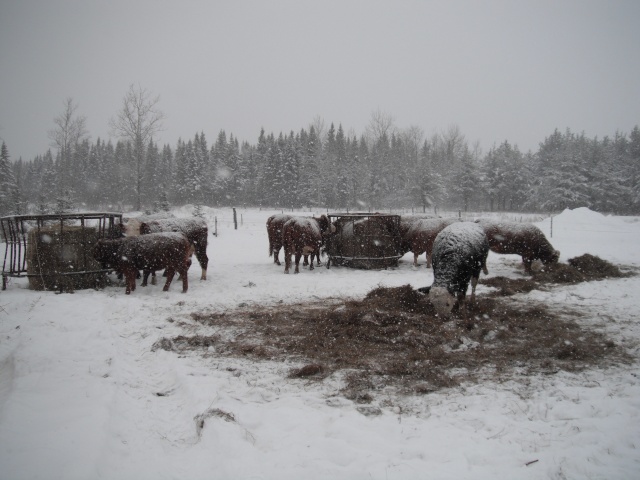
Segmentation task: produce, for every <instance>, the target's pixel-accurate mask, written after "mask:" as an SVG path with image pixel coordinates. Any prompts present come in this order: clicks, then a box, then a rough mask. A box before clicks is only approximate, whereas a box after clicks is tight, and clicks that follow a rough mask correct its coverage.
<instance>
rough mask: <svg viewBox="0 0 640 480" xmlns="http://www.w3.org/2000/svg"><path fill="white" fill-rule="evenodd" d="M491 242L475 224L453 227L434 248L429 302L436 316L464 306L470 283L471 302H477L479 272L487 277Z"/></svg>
mask: <svg viewBox="0 0 640 480" xmlns="http://www.w3.org/2000/svg"><path fill="white" fill-rule="evenodd" d="M488 254H489V242H488V241H487V236H486V235H485V233H484V230H483V229H482V228H481V227H480V226H479V225H478V224H477V223H474V222H456V223H452V224H451V225H449V226H448V227H446V228H445V229H444V230H442V231H441V232H440V233H439V234H438V236H437V237H436V239H435V242H434V244H433V278H434V280H433V284H432V285H431V288H430V289H429V300H430V301H431V303H432V304H433V306H434V308H435V310H436V312H437V313H438V314H439V315H441V316H445V317H446V316H447V315H449V314H450V313H451V311H452V310H453V307H454V306H455V305H456V304H457V305H458V308H459V309H460V307H462V305H464V301H465V297H466V295H467V289H468V288H469V281H471V301H473V300H474V299H475V292H476V285H477V284H478V278H479V277H480V271H481V270H482V271H484V273H485V275H486V274H487V255H488Z"/></svg>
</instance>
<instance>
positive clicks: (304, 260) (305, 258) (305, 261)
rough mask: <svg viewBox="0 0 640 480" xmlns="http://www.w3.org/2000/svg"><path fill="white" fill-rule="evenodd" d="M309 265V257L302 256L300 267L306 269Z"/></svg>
mask: <svg viewBox="0 0 640 480" xmlns="http://www.w3.org/2000/svg"><path fill="white" fill-rule="evenodd" d="M307 265H309V255H303V260H302V266H303V267H306V266H307ZM311 268H313V256H311Z"/></svg>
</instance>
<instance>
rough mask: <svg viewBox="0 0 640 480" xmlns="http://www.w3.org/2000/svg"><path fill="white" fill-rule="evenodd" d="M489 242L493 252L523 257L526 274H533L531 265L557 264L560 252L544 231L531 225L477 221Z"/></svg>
mask: <svg viewBox="0 0 640 480" xmlns="http://www.w3.org/2000/svg"><path fill="white" fill-rule="evenodd" d="M476 223H478V224H479V225H480V226H481V227H482V229H483V230H484V233H485V234H486V236H487V240H488V241H489V248H490V249H491V251H492V252H495V253H501V254H515V255H520V256H521V257H522V263H523V264H524V271H525V273H528V274H530V273H531V264H532V263H533V261H534V260H540V261H541V262H542V263H543V264H544V265H549V264H553V263H557V262H558V259H559V258H560V252H559V251H558V250H554V248H553V246H552V245H551V243H549V240H547V237H545V235H544V233H542V230H540V229H539V228H538V227H536V226H535V225H533V224H530V223H515V222H495V221H492V220H489V219H479V220H476Z"/></svg>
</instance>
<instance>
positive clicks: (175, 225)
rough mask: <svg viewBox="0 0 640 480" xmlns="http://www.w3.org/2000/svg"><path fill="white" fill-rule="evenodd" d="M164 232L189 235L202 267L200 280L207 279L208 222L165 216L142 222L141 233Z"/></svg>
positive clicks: (188, 237) (199, 219) (198, 219)
mask: <svg viewBox="0 0 640 480" xmlns="http://www.w3.org/2000/svg"><path fill="white" fill-rule="evenodd" d="M162 232H180V233H182V234H184V236H185V237H187V240H189V242H190V243H191V245H193V248H194V251H195V254H196V258H197V259H198V263H199V264H200V267H201V268H202V275H201V276H200V280H206V279H207V265H208V264H209V257H207V242H208V236H209V228H208V227H207V222H205V221H204V220H203V219H201V218H196V217H194V218H165V219H156V220H148V221H145V222H140V234H141V235H148V234H150V233H162Z"/></svg>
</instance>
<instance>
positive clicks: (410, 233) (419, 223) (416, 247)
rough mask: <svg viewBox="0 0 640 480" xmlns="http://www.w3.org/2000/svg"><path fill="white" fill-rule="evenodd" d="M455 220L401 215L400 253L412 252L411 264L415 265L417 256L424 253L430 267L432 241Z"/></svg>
mask: <svg viewBox="0 0 640 480" xmlns="http://www.w3.org/2000/svg"><path fill="white" fill-rule="evenodd" d="M457 221H458V219H456V218H428V219H423V218H409V219H407V217H402V219H401V220H400V231H401V234H402V239H401V241H400V245H401V247H400V254H401V255H404V254H405V253H407V252H409V251H410V252H413V265H414V266H416V267H417V266H418V257H419V256H420V255H421V254H422V253H424V254H425V255H426V257H427V268H431V252H432V250H433V242H434V241H435V239H436V237H437V236H438V234H439V233H440V232H441V231H442V230H443V229H445V228H446V227H448V226H449V225H451V224H452V223H454V222H457Z"/></svg>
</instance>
